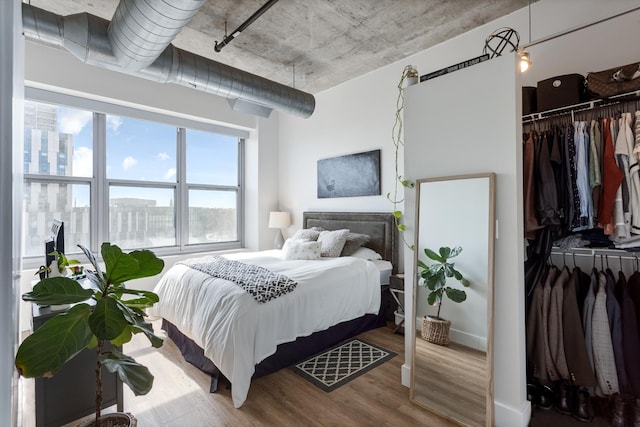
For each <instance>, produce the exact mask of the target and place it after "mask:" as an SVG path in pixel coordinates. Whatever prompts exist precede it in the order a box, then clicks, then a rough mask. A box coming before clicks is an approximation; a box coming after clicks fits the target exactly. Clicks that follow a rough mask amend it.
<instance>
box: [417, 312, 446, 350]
mask: <svg viewBox="0 0 640 427" xmlns="http://www.w3.org/2000/svg"><path fill="white" fill-rule="evenodd" d="M450 326H451V322H450V321H449V320H444V319H436V318H435V317H431V316H423V317H422V339H424V340H425V341H428V342H430V343H433V344H438V345H449V327H450Z"/></svg>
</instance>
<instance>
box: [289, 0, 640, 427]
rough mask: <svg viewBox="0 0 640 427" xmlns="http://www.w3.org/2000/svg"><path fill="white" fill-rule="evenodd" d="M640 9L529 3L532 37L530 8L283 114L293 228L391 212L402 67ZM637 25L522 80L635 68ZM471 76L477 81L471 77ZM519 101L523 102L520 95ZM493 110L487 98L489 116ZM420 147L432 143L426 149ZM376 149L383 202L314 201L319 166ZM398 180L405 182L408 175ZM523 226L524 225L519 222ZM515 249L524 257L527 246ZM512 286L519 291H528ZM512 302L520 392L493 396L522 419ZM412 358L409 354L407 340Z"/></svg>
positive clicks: (608, 28) (585, 2) (551, 49)
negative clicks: (509, 33)
mask: <svg viewBox="0 0 640 427" xmlns="http://www.w3.org/2000/svg"><path fill="white" fill-rule="evenodd" d="M638 6H640V0H616V1H615V2H607V3H606V5H605V4H603V2H601V1H599V0H541V1H539V2H536V3H533V4H532V5H531V37H529V10H528V8H524V9H521V10H520V11H517V12H515V13H513V14H511V15H508V16H506V17H503V18H501V19H498V20H496V21H494V22H491V23H489V24H486V25H484V26H481V27H479V28H478V29H476V30H473V31H470V32H468V33H466V34H463V35H461V36H458V37H455V38H453V39H451V40H448V41H447V42H445V43H442V44H440V45H438V46H435V47H433V48H431V49H428V50H426V51H423V52H421V53H419V54H416V55H413V56H411V57H407V58H405V59H403V60H401V61H398V62H396V63H393V64H390V65H388V66H385V67H382V68H379V69H376V70H372V71H371V72H370V73H368V74H366V75H364V76H361V77H358V78H355V79H353V80H350V81H348V82H346V83H344V84H342V85H339V86H337V87H334V88H332V89H329V90H327V91H324V92H322V93H320V94H317V96H316V101H317V109H316V112H315V113H314V115H313V116H311V117H310V118H309V119H307V120H301V119H297V118H294V117H289V116H284V115H283V116H281V117H280V148H279V152H280V154H279V155H280V171H281V172H280V178H279V191H280V195H279V197H280V206H281V208H283V209H287V210H290V211H291V212H292V214H293V216H294V221H295V222H294V226H292V229H293V228H299V226H300V221H301V219H302V212H303V211H304V210H326V211H329V210H337V211H349V210H358V211H391V210H392V205H391V203H390V202H389V201H387V200H386V198H385V194H386V193H387V192H390V191H392V190H393V179H394V159H393V144H392V140H391V132H392V130H391V127H392V125H393V117H394V114H395V105H396V97H397V90H396V85H397V84H398V80H399V78H400V75H401V72H402V69H403V68H404V66H405V65H408V64H412V65H415V66H417V68H418V71H419V72H420V74H425V73H427V72H430V71H435V70H438V69H441V68H443V67H446V66H449V65H452V64H455V63H458V62H461V61H464V60H466V59H469V58H472V57H475V56H478V55H480V54H481V53H482V48H483V46H484V40H485V38H486V37H487V36H488V35H489V34H490V33H491V32H492V31H494V30H496V29H498V28H500V27H503V26H509V27H512V28H515V29H516V30H517V31H518V32H519V33H520V35H521V42H522V43H521V44H523V43H526V42H528V41H529V40H532V41H535V40H537V39H541V38H543V37H547V36H549V35H553V34H557V33H560V32H562V31H565V30H567V29H571V28H576V27H578V26H582V25H585V24H588V23H591V22H595V21H598V20H601V19H603V18H606V17H610V16H613V15H616V14H618V13H620V12H623V11H626V10H629V9H631V8H634V7H638ZM639 24H640V13H639V12H634V13H633V14H630V15H627V16H624V17H620V18H616V19H615V20H614V21H612V22H606V23H601V24H598V25H596V26H594V27H591V28H588V29H584V30H581V31H579V32H576V33H574V35H571V36H566V37H562V38H559V39H556V40H553V41H549V42H547V43H544V44H541V45H537V46H533V47H532V48H531V49H529V50H530V52H531V55H532V56H531V59H532V61H533V66H532V68H531V69H530V71H529V72H528V73H527V74H526V75H525V76H523V78H522V84H524V85H535V83H536V82H537V81H539V80H543V79H545V78H549V77H552V76H555V75H559V74H568V73H575V72H577V73H581V74H586V73H587V72H589V71H597V70H600V69H605V68H609V67H613V66H616V65H619V64H626V63H630V62H632V61H636V60H637V59H638V49H637V46H636V44H635V43H633V40H639V39H640V38H639V37H640V25H639ZM471 78H472V79H475V75H473V73H472V76H471ZM505 84H509V83H505ZM517 102H520V98H519V95H518V99H517ZM491 107H492V103H491V99H489V100H487V103H486V108H489V109H490V108H491ZM462 125H464V119H461V121H460V126H462ZM508 126H514V124H508ZM419 143H420V144H425V143H426V141H420V142H419ZM516 143H517V141H514V144H516ZM377 148H381V149H382V158H381V163H382V165H381V168H382V195H381V196H372V197H357V198H344V199H318V198H317V197H316V164H317V161H318V160H319V159H322V158H326V157H332V156H337V155H341V154H349V153H354V152H359V151H368V150H372V149H377ZM400 173H401V174H403V171H402V170H401V171H400ZM518 188H520V187H518ZM405 210H406V209H405ZM516 219H519V218H514V219H513V220H516ZM513 250H514V251H516V250H518V251H519V250H520V248H513ZM405 268H406V264H405ZM513 286H514V288H515V287H518V286H523V285H522V284H520V285H518V284H513ZM405 297H406V306H407V307H408V306H410V305H411V294H410V293H407V294H406V295H405ZM511 297H512V299H508V298H501V299H500V301H499V303H498V301H497V303H496V316H499V317H500V318H502V319H505V318H508V322H509V323H510V325H511V326H509V327H510V328H512V330H511V331H510V332H509V333H507V335H506V336H505V337H504V339H501V340H500V341H499V342H497V343H496V348H495V354H501V356H500V357H501V359H500V360H510V361H513V363H515V364H518V365H519V367H518V369H517V371H518V372H517V373H516V377H517V378H516V380H515V381H514V382H513V384H504V381H501V382H498V383H496V397H497V399H498V401H502V402H504V403H507V404H509V408H506V410H507V411H509V412H513V413H519V414H521V415H522V416H523V417H525V418H526V414H527V411H528V407H529V406H528V402H527V401H526V398H525V390H524V384H523V381H522V376H523V375H524V371H525V367H524V364H523V357H522V354H523V352H524V343H522V342H521V340H519V339H516V342H515V343H513V344H508V343H507V344H505V342H506V339H508V338H510V337H513V335H514V334H513V331H514V330H519V331H520V332H522V330H520V325H522V322H523V318H524V314H523V313H522V311H521V310H517V309H516V310H514V311H510V310H509V309H505V306H506V307H509V306H513V305H520V304H522V303H523V301H521V298H519V297H518V296H517V295H515V294H511ZM500 304H502V305H500ZM505 310H506V311H505ZM502 333H503V332H502V330H501V331H498V334H497V335H498V336H500V335H501V334H502ZM503 344H505V345H503ZM405 350H406V354H407V355H409V354H410V347H409V341H408V340H407V343H406V347H405ZM408 362H409V359H408V358H407V363H405V366H404V369H403V378H402V382H403V384H405V385H408V384H409V381H408V380H409V377H408V366H409V363H408ZM508 366H510V365H508ZM513 371H514V369H513V368H510V369H509V372H513ZM507 397H508V398H507ZM497 416H500V413H497ZM522 419H523V418H522V417H521V418H520V420H519V421H520V422H522ZM496 421H498V422H503V421H507V422H508V420H507V419H505V420H502V419H500V418H498V419H497V420H496ZM498 425H500V424H498ZM503 425H507V424H504V423H503ZM510 425H517V424H510Z"/></svg>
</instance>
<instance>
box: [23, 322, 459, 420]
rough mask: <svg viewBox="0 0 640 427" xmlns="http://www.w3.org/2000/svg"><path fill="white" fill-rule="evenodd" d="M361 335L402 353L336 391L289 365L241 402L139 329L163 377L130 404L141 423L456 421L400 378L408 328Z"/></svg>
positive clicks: (139, 350) (144, 352) (144, 351)
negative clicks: (414, 396)
mask: <svg viewBox="0 0 640 427" xmlns="http://www.w3.org/2000/svg"><path fill="white" fill-rule="evenodd" d="M154 326H156V331H157V332H158V331H159V328H158V325H157V324H154ZM160 332H161V333H162V334H164V332H163V331H160ZM360 338H362V339H363V340H365V341H367V342H370V343H372V344H377V345H380V346H382V347H384V348H386V349H388V350H391V351H393V352H395V353H397V354H398V355H397V356H396V357H394V358H393V359H391V360H389V361H387V362H385V363H383V364H382V365H380V366H378V367H376V368H374V369H372V370H371V371H369V372H367V373H365V374H363V375H361V376H360V377H358V378H356V379H354V380H353V381H351V382H350V383H348V384H346V385H344V386H342V387H340V388H338V389H336V390H334V391H332V392H331V393H325V392H324V391H322V390H320V389H319V388H317V387H316V386H314V385H312V384H311V383H310V382H308V381H307V380H305V379H303V378H302V377H300V376H299V375H297V374H295V373H294V372H293V371H291V370H290V369H283V370H281V371H278V372H276V373H273V374H271V375H268V376H266V377H262V378H259V379H257V380H255V381H254V382H253V383H252V384H251V388H250V390H249V396H248V398H247V401H246V402H245V404H244V405H243V406H242V407H241V408H240V409H235V408H234V407H233V403H232V401H231V392H230V390H226V389H223V390H219V391H218V392H217V393H214V394H211V393H209V391H208V390H209V382H210V379H209V377H208V376H207V375H206V374H203V373H202V372H200V371H199V370H198V369H196V368H195V367H193V366H191V365H190V364H189V363H187V362H185V361H184V359H183V358H182V355H181V354H180V351H179V350H178V349H177V347H176V346H175V345H174V344H173V342H172V341H171V340H170V339H166V340H165V344H164V345H163V346H162V348H160V349H153V348H151V347H150V346H149V345H148V341H147V340H146V338H145V337H143V336H139V335H138V336H136V337H135V338H134V341H132V342H131V343H130V344H127V345H126V346H125V352H126V353H127V354H129V355H131V356H132V357H134V358H135V359H136V360H138V361H139V362H141V363H143V364H145V365H146V366H148V367H149V369H150V370H151V372H152V373H153V374H154V375H155V383H154V387H153V389H152V390H151V392H150V393H149V394H147V395H146V396H138V397H135V396H133V393H131V392H130V391H129V389H128V387H127V386H126V385H125V387H124V389H125V410H126V411H128V412H131V413H133V414H134V415H135V416H136V417H137V418H138V426H139V427H156V426H158V427H159V426H190V427H199V426H203V427H204V426H207V427H216V426H429V427H439V426H451V425H453V424H451V423H450V422H448V421H446V420H443V419H441V418H439V417H437V416H436V415H433V414H431V413H429V412H428V411H425V410H424V409H422V408H420V407H418V406H417V405H414V404H412V403H411V402H409V389H408V388H406V387H404V386H402V385H401V384H400V368H401V366H402V364H403V363H404V337H403V336H402V335H398V334H393V333H392V330H391V328H380V329H376V330H373V331H369V332H366V333H364V334H362V335H360ZM91 374H92V373H89V375H91ZM25 383H27V387H25V391H26V393H25V405H24V411H25V412H24V414H23V424H22V425H23V426H24V427H33V426H35V422H34V416H33V394H32V391H31V395H29V386H28V383H29V381H25ZM31 388H32V386H31Z"/></svg>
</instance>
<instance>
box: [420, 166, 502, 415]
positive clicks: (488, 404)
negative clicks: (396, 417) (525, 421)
mask: <svg viewBox="0 0 640 427" xmlns="http://www.w3.org/2000/svg"><path fill="white" fill-rule="evenodd" d="M477 178H488V186H489V188H488V194H487V197H488V199H489V200H488V208H489V212H488V224H487V262H488V265H487V319H486V320H487V337H486V340H487V349H486V360H485V372H486V381H485V387H484V390H485V425H486V426H487V427H491V426H493V423H494V399H493V300H494V295H493V291H494V253H495V239H496V218H495V178H496V176H495V174H494V173H480V174H470V175H455V176H446V177H437V178H424V179H418V180H416V186H415V188H416V205H415V236H414V250H413V253H414V259H413V265H414V270H415V271H414V280H413V298H412V299H413V316H414V319H415V320H414V321H416V322H417V320H418V314H417V313H418V311H417V308H418V301H417V295H418V278H419V276H418V267H417V266H418V258H419V256H420V253H419V251H420V249H421V248H420V245H419V242H420V204H421V200H420V188H421V185H422V184H425V183H429V182H440V181H453V180H465V179H477ZM414 330H415V333H414V336H413V340H412V346H411V383H410V391H409V399H410V401H411V402H413V403H414V404H416V405H418V406H420V407H422V408H424V409H427V410H428V411H430V412H433V413H435V414H437V415H439V416H441V417H443V418H446V419H448V420H450V421H453V422H455V423H457V424H461V425H466V424H463V421H462V420H460V419H459V418H457V413H456V411H455V410H454V408H453V407H452V408H451V409H452V410H451V411H448V412H447V411H444V410H441V409H440V408H434V407H432V406H429V404H428V403H426V402H422V401H419V400H416V395H415V391H416V383H415V380H416V375H415V372H416V346H417V339H418V337H417V335H418V328H417V326H416V328H414ZM453 386H454V387H455V384H453ZM449 399H455V397H449Z"/></svg>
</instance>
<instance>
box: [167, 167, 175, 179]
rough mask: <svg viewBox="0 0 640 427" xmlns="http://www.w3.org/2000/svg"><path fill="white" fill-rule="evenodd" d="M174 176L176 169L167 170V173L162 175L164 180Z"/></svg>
mask: <svg viewBox="0 0 640 427" xmlns="http://www.w3.org/2000/svg"><path fill="white" fill-rule="evenodd" d="M174 176H176V169H175V168H171V169H169V170H168V171H167V173H165V174H164V177H165V178H166V179H169V178H173V177H174Z"/></svg>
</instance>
